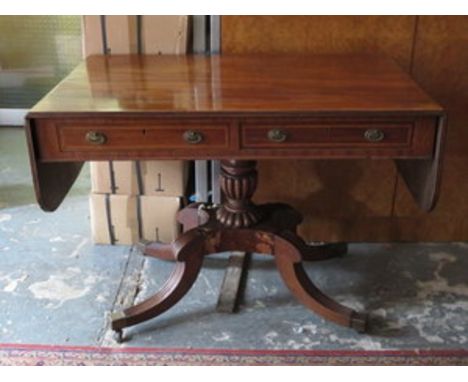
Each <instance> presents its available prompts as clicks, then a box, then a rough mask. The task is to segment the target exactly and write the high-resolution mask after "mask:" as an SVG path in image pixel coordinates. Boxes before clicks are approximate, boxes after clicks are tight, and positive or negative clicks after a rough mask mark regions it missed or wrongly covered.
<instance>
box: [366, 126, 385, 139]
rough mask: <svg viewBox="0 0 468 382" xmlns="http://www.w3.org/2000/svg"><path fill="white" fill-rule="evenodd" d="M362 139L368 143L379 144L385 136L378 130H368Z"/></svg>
mask: <svg viewBox="0 0 468 382" xmlns="http://www.w3.org/2000/svg"><path fill="white" fill-rule="evenodd" d="M364 138H366V139H367V140H368V141H369V142H380V141H382V140H383V139H384V138H385V134H384V132H383V131H382V130H379V129H368V130H366V131H365V133H364Z"/></svg>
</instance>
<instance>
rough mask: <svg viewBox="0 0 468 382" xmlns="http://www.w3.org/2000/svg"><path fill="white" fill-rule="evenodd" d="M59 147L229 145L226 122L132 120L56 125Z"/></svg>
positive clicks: (113, 149)
mask: <svg viewBox="0 0 468 382" xmlns="http://www.w3.org/2000/svg"><path fill="white" fill-rule="evenodd" d="M56 131H57V138H58V144H59V149H60V151H62V152H68V151H79V152H83V151H100V152H102V151H103V152H116V151H117V152H119V151H125V150H132V151H138V150H153V149H183V150H199V149H207V148H210V149H211V148H213V149H220V148H227V147H228V146H229V129H228V125H223V124H219V125H209V124H207V125H204V124H193V123H191V124H182V123H180V124H171V123H162V124H155V123H148V124H144V123H135V124H131V125H130V124H129V125H126V124H112V125H110V124H99V123H94V124H86V125H83V124H78V123H77V124H75V123H65V124H58V125H56Z"/></svg>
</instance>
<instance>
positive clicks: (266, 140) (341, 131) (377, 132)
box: [241, 123, 413, 148]
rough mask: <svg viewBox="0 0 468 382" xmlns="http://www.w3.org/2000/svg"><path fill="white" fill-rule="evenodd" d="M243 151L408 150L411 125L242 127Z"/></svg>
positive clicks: (347, 124)
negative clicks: (370, 148)
mask: <svg viewBox="0 0 468 382" xmlns="http://www.w3.org/2000/svg"><path fill="white" fill-rule="evenodd" d="M241 131H242V133H241V141H242V147H245V148H280V147H281V148H308V147H323V146H327V147H340V146H343V147H355V148H359V147H363V148H365V147H408V146H410V145H411V141H412V136H413V124H412V123H399V124H388V123H382V124H379V123H373V124H368V123H367V124H365V123H363V124H360V123H337V124H333V125H325V124H314V123H310V124H265V125H262V124H261V123H260V124H244V125H243V126H242V129H241Z"/></svg>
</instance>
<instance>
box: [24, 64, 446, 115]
mask: <svg viewBox="0 0 468 382" xmlns="http://www.w3.org/2000/svg"><path fill="white" fill-rule="evenodd" d="M115 112H117V113H127V112H129V113H133V112H137V113H140V112H149V113H172V112H176V113H217V114H219V113H232V112H235V113H243V112H246V113H252V112H267V113H285V112H286V113H289V112H306V113H310V114H314V113H316V114H320V113H336V112H366V113H380V112H382V113H392V112H396V113H401V112H403V113H404V112H408V113H418V114H424V113H428V114H439V113H441V112H442V109H441V107H440V106H439V105H438V104H437V103H436V102H434V101H433V100H432V99H431V97H430V96H428V95H427V94H426V93H425V92H424V91H423V90H422V89H421V88H420V87H419V86H418V85H417V84H416V83H415V82H414V80H413V79H412V78H411V77H410V76H409V75H408V74H407V73H405V72H404V71H403V70H402V69H401V68H400V67H399V66H398V65H397V64H396V63H395V62H394V61H393V60H391V59H388V58H385V57H382V56H372V55H219V56H204V55H187V56H165V55H164V56H156V55H154V56H153V55H152V56H150V55H112V56H91V57H88V58H87V59H86V61H83V62H82V63H81V64H79V65H78V67H77V68H76V69H75V70H73V72H72V73H71V74H70V75H69V76H67V77H66V78H65V79H64V80H63V81H62V82H60V83H59V84H58V85H57V86H56V87H55V88H54V89H53V90H52V91H51V92H50V93H49V94H48V95H47V96H46V97H44V98H43V99H42V100H41V101H40V102H39V103H38V104H37V105H36V106H35V107H34V108H33V109H32V110H31V112H30V117H41V116H50V115H52V114H53V115H56V114H78V115H80V116H81V115H85V114H88V113H89V114H91V115H96V114H97V113H99V114H100V115H102V113H115Z"/></svg>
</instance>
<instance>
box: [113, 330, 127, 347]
mask: <svg viewBox="0 0 468 382" xmlns="http://www.w3.org/2000/svg"><path fill="white" fill-rule="evenodd" d="M114 339H115V342H117V343H118V344H121V343H123V342H124V340H125V338H124V335H123V330H122V329H119V330H114Z"/></svg>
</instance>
